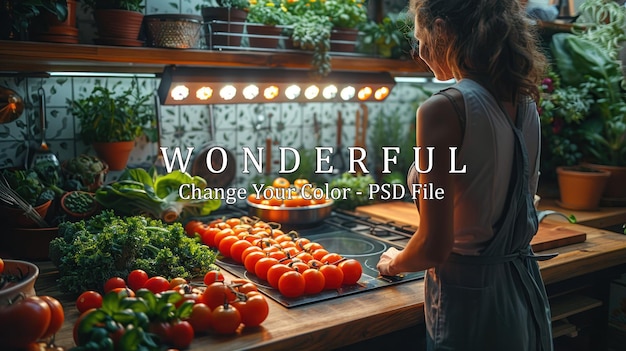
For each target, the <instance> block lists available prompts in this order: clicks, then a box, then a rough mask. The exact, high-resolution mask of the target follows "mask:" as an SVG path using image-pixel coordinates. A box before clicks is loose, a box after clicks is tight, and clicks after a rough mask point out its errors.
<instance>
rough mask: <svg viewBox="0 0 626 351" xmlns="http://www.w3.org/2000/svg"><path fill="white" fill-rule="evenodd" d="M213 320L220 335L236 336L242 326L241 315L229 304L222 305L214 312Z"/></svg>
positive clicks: (214, 327)
mask: <svg viewBox="0 0 626 351" xmlns="http://www.w3.org/2000/svg"><path fill="white" fill-rule="evenodd" d="M211 319H212V320H213V329H214V330H215V331H216V332H217V333H218V334H234V333H235V332H237V329H238V328H239V325H240V324H241V313H239V310H237V309H236V308H234V307H232V306H231V305H229V304H222V305H219V306H217V307H216V308H215V309H214V310H213V312H212V313H211Z"/></svg>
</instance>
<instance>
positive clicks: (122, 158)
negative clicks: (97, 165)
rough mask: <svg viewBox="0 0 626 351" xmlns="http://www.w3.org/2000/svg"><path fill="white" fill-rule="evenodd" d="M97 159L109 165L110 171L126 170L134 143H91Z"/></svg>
mask: <svg viewBox="0 0 626 351" xmlns="http://www.w3.org/2000/svg"><path fill="white" fill-rule="evenodd" d="M92 146H93V148H94V150H95V151H96V154H97V155H98V157H100V158H101V159H102V160H104V162H106V163H107V164H108V165H109V169H110V170H112V171H121V170H123V169H124V168H126V164H127V163H128V158H129V157H130V153H131V151H133V149H134V148H135V141H118V142H111V143H107V142H94V143H92Z"/></svg>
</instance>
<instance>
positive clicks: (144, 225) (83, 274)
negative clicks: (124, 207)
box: [50, 210, 216, 294]
mask: <svg viewBox="0 0 626 351" xmlns="http://www.w3.org/2000/svg"><path fill="white" fill-rule="evenodd" d="M215 257H216V252H215V251H213V250H211V249H210V248H209V247H208V246H205V245H203V244H202V243H200V242H199V241H198V239H194V238H190V237H188V236H187V235H186V234H185V231H184V228H183V227H182V225H181V224H180V223H174V224H165V223H163V222H162V221H160V220H157V219H150V218H146V217H143V216H132V217H118V216H116V215H115V214H114V213H113V211H110V210H107V211H103V212H102V213H100V214H98V215H96V216H94V217H92V218H90V219H88V220H83V221H79V222H63V223H61V224H60V225H59V236H58V237H57V238H55V239H53V240H52V241H51V242H50V258H51V260H52V262H53V263H54V264H55V265H56V266H57V267H58V269H59V273H60V276H61V278H60V279H59V286H60V289H61V291H63V292H70V293H76V294H79V293H81V292H83V291H85V290H96V291H102V289H103V286H104V283H105V282H106V281H107V279H109V278H111V277H121V278H124V279H125V278H126V277H127V276H128V273H130V271H132V270H134V269H143V270H144V271H146V272H147V273H148V275H149V276H157V275H160V276H163V277H165V278H167V279H171V278H174V277H182V278H186V279H191V278H194V277H197V276H202V275H203V274H204V273H206V272H207V271H209V270H210V269H214V268H216V267H215V266H214V265H213V262H214V261H215Z"/></svg>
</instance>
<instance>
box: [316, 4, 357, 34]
mask: <svg viewBox="0 0 626 351" xmlns="http://www.w3.org/2000/svg"><path fill="white" fill-rule="evenodd" d="M318 3H319V4H321V6H320V11H319V12H318V14H320V15H323V16H327V17H328V18H329V19H330V22H331V23H332V24H333V27H336V28H357V26H359V25H360V24H362V23H365V22H366V21H367V7H366V6H365V1H363V0H326V1H320V2H318Z"/></svg>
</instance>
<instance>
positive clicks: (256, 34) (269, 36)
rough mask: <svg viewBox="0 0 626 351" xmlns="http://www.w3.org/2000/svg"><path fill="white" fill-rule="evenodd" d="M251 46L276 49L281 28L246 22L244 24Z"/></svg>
mask: <svg viewBox="0 0 626 351" xmlns="http://www.w3.org/2000/svg"><path fill="white" fill-rule="evenodd" d="M246 31H247V32H248V34H251V35H249V36H248V42H249V43H250V47H251V48H267V49H276V47H278V42H279V40H280V35H281V34H282V31H283V29H282V28H280V27H276V26H270V25H265V24H257V23H248V25H247V26H246Z"/></svg>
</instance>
